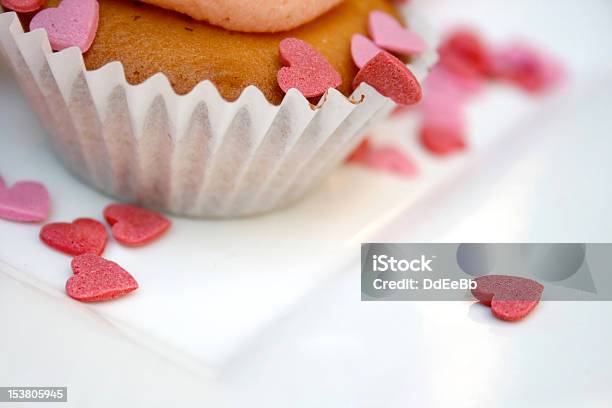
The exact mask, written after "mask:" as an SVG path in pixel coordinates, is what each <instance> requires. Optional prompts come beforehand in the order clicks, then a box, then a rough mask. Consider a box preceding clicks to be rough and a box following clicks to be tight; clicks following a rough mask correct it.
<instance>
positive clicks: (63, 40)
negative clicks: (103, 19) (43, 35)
mask: <svg viewBox="0 0 612 408" xmlns="http://www.w3.org/2000/svg"><path fill="white" fill-rule="evenodd" d="M98 19H99V10H98V1H97V0H63V1H62V2H61V3H60V5H59V6H58V7H51V8H47V9H44V10H42V11H41V12H40V13H38V14H36V15H35V16H34V18H33V19H32V21H31V22H30V30H35V29H37V28H43V29H45V30H46V31H47V35H48V37H49V42H50V43H51V48H53V49H54V50H55V51H60V50H63V49H64V48H68V47H73V46H77V47H79V48H80V49H81V52H83V53H84V52H86V51H87V50H88V49H89V47H91V44H92V43H93V40H94V38H95V37H96V31H97V30H98Z"/></svg>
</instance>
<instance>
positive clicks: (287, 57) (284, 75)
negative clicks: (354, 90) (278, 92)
mask: <svg viewBox="0 0 612 408" xmlns="http://www.w3.org/2000/svg"><path fill="white" fill-rule="evenodd" d="M280 60H281V64H283V65H285V66H284V67H283V68H281V69H280V70H279V71H278V75H277V79H278V85H279V86H280V87H281V89H282V90H283V92H285V93H286V92H287V91H289V89H291V88H295V89H297V90H298V91H300V92H301V93H302V94H303V95H304V96H305V97H306V98H314V97H317V96H321V95H323V94H324V93H325V92H327V90H328V89H329V88H336V87H337V86H339V85H340V84H342V77H341V76H340V74H339V73H338V71H336V70H335V69H334V67H333V66H332V65H331V64H330V63H329V62H328V61H327V60H326V59H325V57H324V56H323V55H321V54H320V53H319V52H318V51H317V50H315V49H314V48H312V47H311V46H310V45H308V44H307V43H306V42H304V41H302V40H298V39H297V38H285V39H284V40H283V41H281V43H280Z"/></svg>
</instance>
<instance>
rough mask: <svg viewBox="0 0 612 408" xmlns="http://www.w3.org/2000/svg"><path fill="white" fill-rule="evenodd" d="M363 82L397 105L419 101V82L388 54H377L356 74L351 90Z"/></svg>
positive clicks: (397, 60) (401, 63) (420, 95)
mask: <svg viewBox="0 0 612 408" xmlns="http://www.w3.org/2000/svg"><path fill="white" fill-rule="evenodd" d="M362 82H365V83H367V84H369V85H371V86H372V87H374V89H376V90H377V91H378V92H380V93H381V94H383V95H384V96H387V97H389V98H391V99H393V101H394V102H395V103H397V104H398V105H403V106H408V105H413V104H415V103H417V102H418V101H420V100H421V97H422V92H421V85H420V84H419V81H418V80H417V79H416V78H415V77H414V75H413V74H412V72H410V70H409V69H408V68H407V67H406V66H405V65H404V63H403V62H402V61H400V60H399V59H397V58H395V57H394V56H393V55H391V54H389V53H388V52H384V51H382V52H379V53H378V54H377V55H376V56H375V57H374V58H372V59H371V60H370V61H368V63H367V64H366V65H364V67H363V68H361V70H360V71H359V72H358V73H357V75H356V76H355V79H354V81H353V88H357V86H359V84H361V83H362Z"/></svg>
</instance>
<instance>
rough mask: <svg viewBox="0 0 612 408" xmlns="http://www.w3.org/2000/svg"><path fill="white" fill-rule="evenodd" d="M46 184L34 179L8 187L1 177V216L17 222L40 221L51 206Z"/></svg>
mask: <svg viewBox="0 0 612 408" xmlns="http://www.w3.org/2000/svg"><path fill="white" fill-rule="evenodd" d="M50 206H51V204H50V200H49V193H48V192H47V189H46V188H45V186H43V185H42V184H40V183H37V182H34V181H20V182H18V183H15V185H13V187H11V188H7V187H6V186H5V185H4V180H2V178H1V177H0V218H4V219H6V220H10V221H17V222H40V221H44V220H46V219H47V217H48V216H49V208H50Z"/></svg>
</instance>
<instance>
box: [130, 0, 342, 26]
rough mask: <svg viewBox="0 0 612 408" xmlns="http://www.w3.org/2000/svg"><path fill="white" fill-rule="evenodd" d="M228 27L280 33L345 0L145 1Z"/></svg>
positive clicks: (313, 17) (315, 16)
mask: <svg viewBox="0 0 612 408" xmlns="http://www.w3.org/2000/svg"><path fill="white" fill-rule="evenodd" d="M142 1H144V2H146V3H151V4H155V5H157V6H160V7H163V8H167V9H170V10H175V11H178V12H181V13H185V14H188V15H189V16H191V17H193V18H194V19H196V20H204V21H208V22H210V23H211V24H214V25H218V26H221V27H224V28H226V29H228V30H235V31H246V32H277V31H285V30H290V29H292V28H295V27H298V26H300V25H302V24H305V23H307V22H309V21H311V20H313V19H315V18H317V17H318V16H320V15H321V14H323V13H325V12H326V11H328V10H330V9H331V8H332V7H334V6H335V5H337V4H339V3H341V2H342V1H343V0H257V1H245V0H142Z"/></svg>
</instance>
